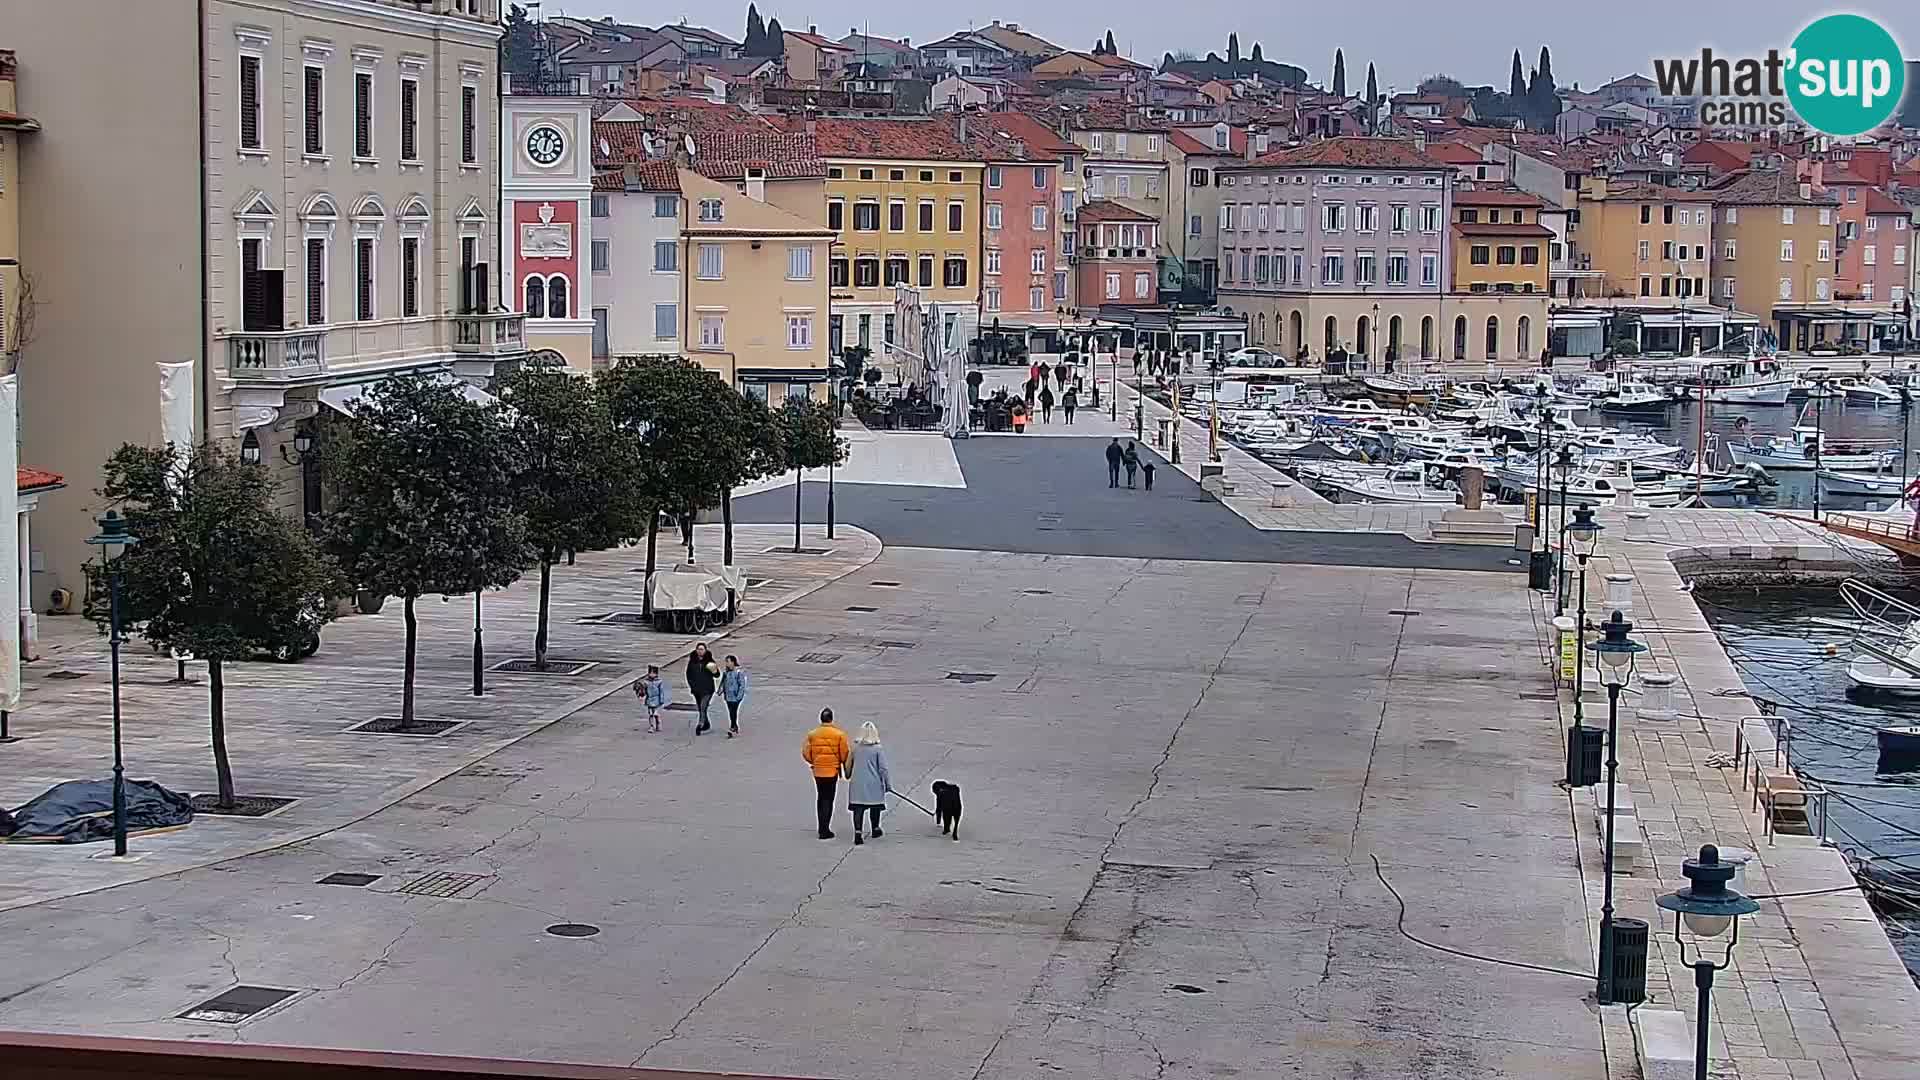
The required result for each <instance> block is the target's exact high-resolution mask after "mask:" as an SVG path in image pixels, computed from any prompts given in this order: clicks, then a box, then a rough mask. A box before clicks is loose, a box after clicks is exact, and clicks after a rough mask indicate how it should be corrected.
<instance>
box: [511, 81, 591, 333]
mask: <svg viewBox="0 0 1920 1080" xmlns="http://www.w3.org/2000/svg"><path fill="white" fill-rule="evenodd" d="M500 104H501V108H500V127H499V131H500V134H499V140H500V156H499V165H498V167H499V170H500V199H501V215H502V219H503V222H504V223H505V224H506V226H507V228H505V229H503V230H502V231H501V236H500V251H499V265H500V266H501V267H503V268H504V272H503V273H502V275H501V277H502V288H503V292H504V295H503V297H502V299H503V300H504V302H505V304H506V306H507V307H509V308H510V309H512V310H514V311H517V312H520V313H522V314H523V315H524V316H525V317H526V329H525V334H526V347H527V349H528V350H529V351H530V352H533V353H537V354H541V355H542V357H543V359H545V360H547V361H549V362H550V361H552V360H556V359H557V360H560V361H564V362H565V364H566V366H567V367H569V368H572V369H573V370H575V371H588V370H590V369H591V368H592V366H593V355H594V337H595V335H596V333H603V332H604V331H602V330H600V329H599V328H598V327H597V326H596V323H595V316H594V310H595V302H594V298H593V273H592V263H591V261H590V260H591V257H592V250H591V246H590V244H589V243H588V239H589V237H590V236H591V233H590V231H589V230H590V228H591V219H592V213H593V203H592V196H593V175H594V174H593V153H592V146H591V141H592V139H591V132H592V103H591V101H589V100H588V99H585V98H576V97H548V96H543V95H528V94H514V95H511V96H508V97H504V98H502V99H501V103H500Z"/></svg>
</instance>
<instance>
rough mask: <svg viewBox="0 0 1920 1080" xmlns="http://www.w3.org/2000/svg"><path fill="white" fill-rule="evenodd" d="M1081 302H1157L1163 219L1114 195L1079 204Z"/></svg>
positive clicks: (1130, 304) (1078, 292) (1078, 286)
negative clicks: (1161, 224)
mask: <svg viewBox="0 0 1920 1080" xmlns="http://www.w3.org/2000/svg"><path fill="white" fill-rule="evenodd" d="M1075 230H1076V232H1077V233H1078V237H1077V238H1078V241H1079V243H1078V245H1077V247H1078V254H1079V260H1080V262H1079V267H1078V273H1076V274H1075V276H1074V280H1075V292H1076V295H1077V296H1078V297H1079V300H1080V306H1081V307H1083V308H1092V307H1095V306H1096V305H1105V306H1113V307H1152V306H1153V305H1154V304H1156V303H1158V302H1159V298H1160V289H1159V284H1160V283H1159V276H1160V275H1159V261H1158V258H1157V255H1158V252H1159V250H1160V224H1159V222H1158V221H1156V220H1155V219H1154V217H1153V216H1152V215H1151V214H1146V213H1142V212H1141V211H1138V210H1135V209H1133V208H1132V207H1129V206H1123V205H1121V204H1120V203H1117V202H1114V201H1113V200H1111V199H1096V200H1094V201H1093V202H1090V203H1088V204H1086V205H1085V206H1083V207H1081V208H1080V216H1079V219H1078V221H1077V222H1076V223H1075Z"/></svg>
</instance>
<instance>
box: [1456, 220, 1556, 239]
mask: <svg viewBox="0 0 1920 1080" xmlns="http://www.w3.org/2000/svg"><path fill="white" fill-rule="evenodd" d="M1453 231H1454V232H1457V233H1459V234H1460V235H1462V236H1533V237H1539V238H1540V239H1543V240H1544V239H1546V238H1547V237H1550V236H1552V235H1553V230H1552V229H1549V228H1547V227H1546V226H1545V225H1541V224H1538V223H1537V222H1535V223H1526V222H1518V221H1457V222H1454V225H1453Z"/></svg>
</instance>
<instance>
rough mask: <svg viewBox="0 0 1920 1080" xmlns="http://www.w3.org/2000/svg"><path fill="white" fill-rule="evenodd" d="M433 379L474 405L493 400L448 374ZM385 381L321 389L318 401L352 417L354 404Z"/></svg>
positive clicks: (484, 403)
mask: <svg viewBox="0 0 1920 1080" xmlns="http://www.w3.org/2000/svg"><path fill="white" fill-rule="evenodd" d="M387 378H393V376H391V375H389V376H387ZM433 378H434V381H436V382H441V383H447V384H451V385H453V386H456V387H458V388H459V390H460V393H461V396H463V397H465V398H466V399H467V400H468V401H471V402H474V403H476V404H479V405H486V404H490V403H491V402H493V401H494V400H495V399H494V396H493V395H492V394H489V393H487V392H486V391H485V390H482V389H480V388H479V387H477V386H475V385H473V384H472V383H470V382H467V381H466V380H464V379H460V378H456V377H455V376H453V375H452V374H449V373H448V372H444V371H441V372H436V373H434V376H433ZM385 381H386V379H367V380H365V381H363V382H356V383H345V384H343V385H340V386H328V387H323V388H322V389H321V390H320V401H321V403H322V404H324V405H326V406H328V407H329V408H331V409H333V410H335V411H336V412H339V413H342V414H344V415H346V416H352V415H353V407H354V403H355V402H357V401H359V400H360V399H361V398H363V397H365V396H366V394H367V391H368V390H370V389H372V388H373V387H374V386H375V385H377V384H379V383H382V382H385Z"/></svg>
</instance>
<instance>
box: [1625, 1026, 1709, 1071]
mask: <svg viewBox="0 0 1920 1080" xmlns="http://www.w3.org/2000/svg"><path fill="white" fill-rule="evenodd" d="M1633 1052H1634V1056H1635V1057H1637V1058H1639V1059H1640V1075H1641V1077H1642V1078H1643V1080H1693V1054H1694V1045H1693V1030H1692V1029H1691V1028H1689V1027H1688V1026H1687V1014H1685V1013H1682V1012H1675V1011H1674V1010H1672V1009H1647V1008H1641V1009H1636V1010H1634V1014H1633Z"/></svg>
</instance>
